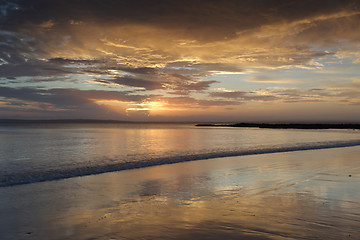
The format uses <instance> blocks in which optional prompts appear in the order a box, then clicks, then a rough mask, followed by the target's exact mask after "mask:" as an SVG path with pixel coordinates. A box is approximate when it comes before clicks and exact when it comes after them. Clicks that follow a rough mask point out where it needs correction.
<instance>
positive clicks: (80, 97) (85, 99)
mask: <svg viewBox="0 0 360 240" xmlns="http://www.w3.org/2000/svg"><path fill="white" fill-rule="evenodd" d="M0 97H4V98H8V99H19V100H23V101H29V102H39V103H49V104H52V105H54V106H56V107H60V108H70V109H71V108H79V107H81V105H83V104H86V103H92V102H93V100H94V99H99V100H118V101H130V102H138V101H141V100H143V99H146V98H148V97H150V96H149V95H144V96H143V95H131V92H116V91H101V90H78V89H62V88H55V89H48V90H45V89H37V88H29V87H24V88H10V87H0Z"/></svg>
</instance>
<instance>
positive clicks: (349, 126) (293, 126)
mask: <svg viewBox="0 0 360 240" xmlns="http://www.w3.org/2000/svg"><path fill="white" fill-rule="evenodd" d="M195 126H197V127H243V128H272V129H360V124H352V123H344V124H323V123H318V124H311V123H309V124H307V123H235V124H196V125H195Z"/></svg>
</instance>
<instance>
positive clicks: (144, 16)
mask: <svg viewBox="0 0 360 240" xmlns="http://www.w3.org/2000/svg"><path fill="white" fill-rule="evenodd" d="M10 3H11V4H10ZM1 6H2V8H1V10H2V12H3V14H2V15H3V18H2V21H1V24H2V27H3V28H6V29H14V28H18V27H21V26H23V25H26V24H28V23H33V24H41V23H43V22H45V21H49V20H52V21H53V22H54V23H56V24H64V23H67V22H68V21H83V22H90V23H91V22H102V23H106V24H129V23H134V24H149V25H155V26H159V27H164V28H180V29H184V30H185V31H187V32H191V34H192V35H194V34H195V35H197V36H198V37H199V38H201V39H202V40H206V38H208V40H211V39H209V38H212V39H216V38H223V37H232V36H235V34H236V32H238V31H243V30H247V29H252V28H257V27H260V26H262V25H264V24H271V23H275V22H281V21H295V20H298V19H303V18H308V17H313V16H317V15H323V14H331V13H334V12H338V11H341V10H342V9H346V10H358V9H359V1H356V0H345V1H344V0H333V1H325V0H319V1H311V0H303V1H298V0H272V1H269V0H256V1H254V0H251V1H250V0H245V1H235V0H224V1H215V0H213V1H209V0H206V1H205V0H184V1H167V0H155V1H147V0H131V1H130V0H123V1H117V0H94V1H87V0H52V1H48V0H33V1H30V0H18V1H3V3H2V4H1ZM4 13H5V14H4ZM214 30H216V32H215V31H214ZM210 32H211V33H212V34H209V33H210ZM205 35H206V38H205Z"/></svg>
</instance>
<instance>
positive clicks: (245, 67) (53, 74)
mask: <svg viewBox="0 0 360 240" xmlns="http://www.w3.org/2000/svg"><path fill="white" fill-rule="evenodd" d="M359 6H360V4H359V2H358V1H356V0H347V1H318V2H314V1H256V2H248V1H231V0H229V1H221V2H220V1H218V2H215V1H205V0H204V1H203V0H200V1H181V2H172V3H171V4H170V3H169V2H168V1H156V2H151V1H141V0H136V1H112V0H106V1H92V2H91V3H85V2H84V1H77V0H75V1H61V2H54V1H43V0H35V1H21V0H16V1H3V2H2V3H1V4H0V10H1V11H0V26H1V28H0V39H1V41H0V44H1V45H0V46H1V51H0V81H1V86H0V97H1V98H0V101H1V103H0V114H1V118H29V119H43V118H47V119H48V118H104V119H116V120H133V121H137V120H139V121H299V120H301V121H306V122H313V121H316V122H319V121H320V122H326V121H332V122H358V121H359V119H360V65H359V64H360V50H359V49H360V37H359V32H360V24H359V22H360V8H359ZM135 112H138V113H140V112H142V113H143V114H141V116H140V117H139V116H138V114H134V113H135Z"/></svg>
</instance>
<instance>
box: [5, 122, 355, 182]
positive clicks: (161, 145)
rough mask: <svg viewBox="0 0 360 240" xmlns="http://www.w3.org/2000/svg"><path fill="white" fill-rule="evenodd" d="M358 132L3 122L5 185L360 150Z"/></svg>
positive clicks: (160, 124)
mask: <svg viewBox="0 0 360 240" xmlns="http://www.w3.org/2000/svg"><path fill="white" fill-rule="evenodd" d="M359 133H360V132H359V131H358V130H298V129H258V128H232V127H196V126H194V124H164V123H158V124H150V123H146V124H145V123H143V124H141V123H129V124H125V123H119V124H115V123H111V124H110V123H107V124H82V123H77V124H70V123H67V124H60V123H52V124H51V123H50V124H37V123H31V124H2V125H0V187H4V186H10V185H18V184H26V183H34V182H41V181H49V180H56V179H63V178H70V177H77V176H85V175H92V174H99V173H105V172H113V171H120V170H128V169H134V168H143V167H149V166H154V165H162V164H171V163H177V162H184V161H195V160H204V159H210V158H219V157H228V156H242V155H254V154H263V153H276V152H290V151H299V150H314V149H324V148H336V147H350V146H357V145H360V134H359Z"/></svg>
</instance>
